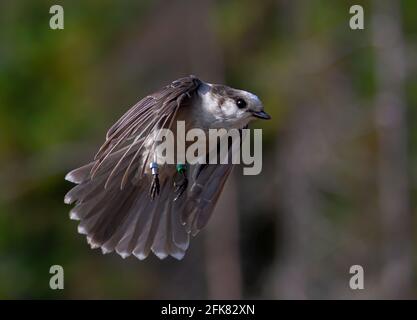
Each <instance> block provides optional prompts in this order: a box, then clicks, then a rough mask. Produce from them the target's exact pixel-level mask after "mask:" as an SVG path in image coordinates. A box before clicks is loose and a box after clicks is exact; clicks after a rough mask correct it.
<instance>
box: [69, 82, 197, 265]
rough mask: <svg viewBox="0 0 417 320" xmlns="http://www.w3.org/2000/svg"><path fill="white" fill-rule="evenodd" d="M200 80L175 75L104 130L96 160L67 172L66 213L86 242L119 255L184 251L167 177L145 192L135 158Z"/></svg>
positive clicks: (185, 239) (145, 180)
mask: <svg viewBox="0 0 417 320" xmlns="http://www.w3.org/2000/svg"><path fill="white" fill-rule="evenodd" d="M200 84H201V81H200V80H198V79H197V78H196V77H194V76H189V77H185V78H181V79H178V80H176V81H174V82H172V83H171V84H170V85H169V86H167V87H165V88H163V89H162V90H160V91H158V92H155V93H154V94H152V95H149V96H147V97H145V98H144V99H142V100H141V101H139V102H138V103H137V104H136V105H135V106H133V107H132V108H131V109H130V110H129V111H128V112H127V113H126V114H125V115H123V116H122V117H121V118H120V119H119V120H118V121H117V122H116V123H115V124H114V125H113V126H112V127H111V128H110V130H109V131H108V132H107V136H106V141H105V143H104V144H103V145H102V147H101V148H100V150H99V151H98V153H97V155H96V157H95V161H94V162H92V163H90V164H87V165H85V166H83V167H81V168H78V169H75V170H73V171H71V172H70V173H68V174H67V176H66V179H67V180H68V181H71V182H73V183H76V184H77V186H75V187H74V188H73V189H72V190H70V191H69V192H68V194H67V195H66V196H65V203H68V204H70V203H75V207H74V208H73V209H72V210H71V212H70V217H71V219H74V220H79V221H80V224H79V225H78V231H79V232H80V233H82V234H86V235H87V241H88V242H89V243H90V245H91V247H93V248H97V247H100V248H101V249H102V251H103V253H107V252H111V251H113V250H115V251H116V252H117V253H118V254H120V255H121V256H122V257H127V256H129V255H131V254H134V255H135V256H136V257H138V258H139V259H144V258H146V257H147V256H148V254H149V252H150V251H151V250H152V251H153V252H154V253H155V254H156V255H157V256H158V257H159V258H165V257H166V256H167V255H171V256H173V257H175V258H177V259H181V258H182V257H183V256H184V253H185V250H186V249H187V247H188V243H189V235H188V233H187V231H186V228H185V227H184V225H183V223H182V216H181V211H180V210H179V204H177V203H174V201H173V198H174V196H175V194H174V193H173V192H172V184H171V181H169V180H168V179H165V180H163V181H161V192H160V195H159V196H158V197H156V198H155V200H153V201H151V199H150V197H149V196H148V187H149V185H150V181H149V179H150V178H149V177H148V176H146V175H143V174H139V175H138V174H137V172H142V173H143V168H142V170H141V168H140V166H144V165H145V164H146V161H144V162H143V161H142V163H141V162H140V161H138V159H139V156H142V155H143V152H145V151H144V142H145V141H146V140H147V137H148V136H149V135H150V134H151V133H153V132H155V130H156V129H159V128H170V127H171V125H172V123H173V121H174V119H175V117H176V114H177V111H178V109H179V108H180V107H181V106H183V105H184V104H185V102H186V100H187V99H191V97H192V96H193V95H194V94H195V93H196V90H197V89H198V87H199V85H200Z"/></svg>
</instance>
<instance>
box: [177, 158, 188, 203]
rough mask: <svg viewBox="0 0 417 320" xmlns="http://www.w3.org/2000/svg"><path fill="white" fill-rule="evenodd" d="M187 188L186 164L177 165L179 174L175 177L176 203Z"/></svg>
mask: <svg viewBox="0 0 417 320" xmlns="http://www.w3.org/2000/svg"><path fill="white" fill-rule="evenodd" d="M178 176H179V177H180V178H179V179H177V177H178ZM187 186H188V179H187V166H186V165H185V164H177V173H176V175H175V177H174V188H175V189H174V192H175V193H176V196H175V198H174V201H177V200H178V199H179V198H180V197H181V196H182V194H183V193H184V191H185V190H186V189H187Z"/></svg>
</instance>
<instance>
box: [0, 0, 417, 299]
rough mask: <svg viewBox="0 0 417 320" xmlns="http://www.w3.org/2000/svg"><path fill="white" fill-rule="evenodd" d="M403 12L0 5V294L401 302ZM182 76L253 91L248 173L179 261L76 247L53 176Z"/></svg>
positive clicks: (414, 283) (408, 33) (413, 138)
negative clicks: (253, 136)
mask: <svg viewBox="0 0 417 320" xmlns="http://www.w3.org/2000/svg"><path fill="white" fill-rule="evenodd" d="M53 4H60V5H62V6H63V8H64V12H65V20H64V21H65V29H64V30H51V29H50V28H49V19H50V17H51V14H49V8H50V7H51V6H52V5H53ZM353 4H361V5H362V6H363V8H364V10H365V29H364V30H351V29H350V28H349V19H350V17H351V14H349V8H350V6H351V5H353ZM416 14H417V1H415V0H402V1H395V0H392V1H391V0H374V1H331V0H311V1H307V0H297V1H290V0H265V1H252V0H235V1H220V0H219V1H215V0H202V1H185V0H182V1H181V0H175V1H162V0H160V1H150V0H148V1H139V0H138V1H127V0H124V1H117V2H116V1H109V0H105V1H98V0H88V1H79V0H77V1H74V0H71V1H58V2H55V1H34V0H33V1H29V0H26V1H23V0H19V1H1V2H0V298H2V299H4V298H9V299H10V298H72V299H77V298H80V299H96V298H106V299H113V298H114V299H120V298H126V299H152V298H162V299H165V298H170V299H173V298H178V299H196V298H197V299H198V298H203V299H204V298H255V299H259V298H266V299H287V298H296V299H305V298H314V299H321V298H333V299H336V298H348V299H366V298H414V297H416V293H417V280H416V277H415V274H416V271H417V267H416V264H415V262H416V261H415V260H416V259H415V258H416V256H417V247H416V238H415V230H416V227H417V226H416V221H415V217H416V206H417V203H416V201H415V199H416V194H417V170H416V168H417V166H416V162H417V126H416V125H415V121H416V116H417V19H416ZM188 74H195V75H197V76H198V77H200V78H201V79H203V80H206V81H208V82H214V83H225V84H228V85H230V86H232V87H235V88H241V89H245V90H248V91H251V92H254V93H256V94H257V95H258V96H259V97H260V98H261V100H262V101H263V103H264V106H265V109H266V111H267V112H268V113H270V114H271V115H272V117H273V120H271V121H269V122H265V123H259V122H257V123H255V124H254V125H253V126H252V127H261V128H263V129H264V131H263V137H264V139H263V141H264V145H263V171H262V174H261V175H259V176H243V175H242V170H241V168H236V169H235V170H234V174H233V177H232V178H231V179H230V181H229V182H228V185H227V187H226V189H225V192H224V194H223V196H222V199H221V200H220V203H219V204H218V206H217V208H216V212H215V213H214V217H213V219H212V221H210V223H209V226H208V228H206V229H205V230H203V231H202V232H201V233H200V234H199V235H198V236H197V237H196V238H195V239H193V241H192V242H191V246H190V248H189V250H188V252H187V254H186V256H185V258H184V260H183V261H180V262H179V261H176V260H174V259H172V258H168V259H166V260H164V261H159V260H158V259H157V258H155V257H154V256H152V257H150V258H148V259H147V260H145V261H143V262H140V261H138V260H137V259H135V258H133V257H130V258H128V259H126V260H123V259H121V258H120V257H119V256H117V255H115V254H110V255H105V256H104V255H102V254H101V252H100V251H98V250H91V249H90V248H89V246H88V245H87V243H86V241H85V238H84V237H83V236H81V235H79V234H78V233H77V231H76V222H75V221H71V220H69V218H68V213H69V210H70V207H69V206H66V205H64V203H63V198H64V195H65V193H66V192H67V191H68V190H69V189H70V188H71V184H70V183H68V182H66V181H64V175H65V174H66V173H67V172H68V171H70V170H71V169H73V168H75V167H77V166H79V165H81V164H83V163H86V162H89V161H90V160H91V159H92V157H93V156H94V154H95V151H96V148H98V146H99V145H100V144H101V142H102V141H103V139H104V137H105V132H106V130H107V129H108V128H109V127H110V126H111V124H112V123H113V122H114V121H115V120H116V119H117V118H118V117H119V116H120V115H122V114H123V113H124V112H125V111H126V110H127V109H128V108H129V107H130V106H131V105H133V104H134V103H136V102H137V101H138V100H139V99H140V98H142V97H143V96H144V95H146V94H147V93H149V92H151V91H152V90H155V89H158V88H160V87H162V86H164V85H166V84H168V83H170V82H171V81H172V80H174V79H176V78H179V77H182V76H184V75H188ZM55 264H58V265H62V266H63V267H64V270H65V289H64V290H55V291H54V290H51V289H50V288H49V279H50V277H51V275H50V274H49V268H50V266H51V265H55ZM356 264H359V265H361V266H362V267H363V268H364V271H365V289H364V290H351V289H350V288H349V279H350V277H351V275H350V274H349V268H350V266H352V265H356Z"/></svg>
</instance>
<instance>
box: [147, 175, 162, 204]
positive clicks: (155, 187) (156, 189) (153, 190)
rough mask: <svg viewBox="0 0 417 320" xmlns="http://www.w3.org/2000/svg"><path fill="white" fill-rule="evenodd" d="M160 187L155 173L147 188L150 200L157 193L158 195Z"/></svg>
mask: <svg viewBox="0 0 417 320" xmlns="http://www.w3.org/2000/svg"><path fill="white" fill-rule="evenodd" d="M160 189H161V187H160V185H159V177H158V175H157V174H154V175H153V179H152V183H151V188H150V190H149V196H150V197H151V199H152V200H153V199H155V197H156V196H157V195H159V191H160Z"/></svg>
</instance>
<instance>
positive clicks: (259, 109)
mask: <svg viewBox="0 0 417 320" xmlns="http://www.w3.org/2000/svg"><path fill="white" fill-rule="evenodd" d="M200 94H201V96H202V99H203V108H204V109H206V110H207V111H208V112H209V114H210V115H211V116H212V117H213V118H214V119H212V120H213V122H212V123H213V124H215V126H216V127H217V126H218V127H225V128H243V127H244V126H246V125H247V124H248V123H249V122H250V121H252V120H256V119H264V120H268V119H271V117H270V116H269V115H268V114H267V113H266V112H265V111H264V107H263V105H262V102H261V101H260V100H259V98H258V97H257V96H256V95H254V94H252V93H250V92H247V91H244V90H238V89H233V88H230V87H227V86H223V85H217V84H207V85H206V86H202V88H201V90H200Z"/></svg>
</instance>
